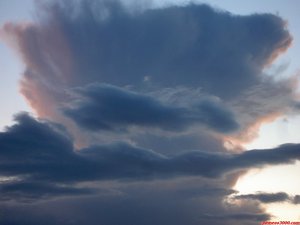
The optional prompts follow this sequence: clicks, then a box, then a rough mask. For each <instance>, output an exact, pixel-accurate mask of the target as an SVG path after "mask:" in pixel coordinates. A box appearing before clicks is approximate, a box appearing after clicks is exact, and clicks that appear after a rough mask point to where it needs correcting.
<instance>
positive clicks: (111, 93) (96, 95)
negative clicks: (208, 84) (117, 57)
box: [64, 84, 238, 132]
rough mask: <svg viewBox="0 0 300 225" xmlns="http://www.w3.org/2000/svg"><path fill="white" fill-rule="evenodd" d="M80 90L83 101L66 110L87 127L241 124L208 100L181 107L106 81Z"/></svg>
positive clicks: (224, 128)
mask: <svg viewBox="0 0 300 225" xmlns="http://www.w3.org/2000/svg"><path fill="white" fill-rule="evenodd" d="M78 92H79V93H80V94H81V95H82V98H81V99H80V102H79V103H78V100H77V104H76V105H75V106H73V107H72V108H67V109H64V113H65V114H66V115H67V116H69V117H70V118H72V119H73V120H74V122H76V123H77V124H79V125H80V126H82V127H83V128H86V129H88V130H96V131H97V130H116V131H117V130H121V129H122V128H123V129H124V128H127V127H130V126H140V127H158V128H161V129H164V130H170V131H172V130H173V131H181V130H183V129H185V128H186V127H188V126H192V125H195V124H203V125H205V126H206V127H209V128H211V129H213V130H216V131H219V132H230V131H234V130H236V129H237V128H238V123H237V122H236V121H235V119H234V115H233V113H231V112H230V111H229V110H227V109H226V108H225V107H224V106H223V107H222V106H221V104H219V105H218V103H217V102H213V101H209V100H202V101H199V102H197V104H196V105H193V106H188V107H181V106H177V105H174V104H172V105H171V104H164V103H163V102H161V101H159V100H157V99H155V98H154V97H152V96H147V95H144V94H138V93H135V92H132V91H129V90H126V89H122V88H118V87H116V86H111V85H107V84H93V85H89V86H87V87H86V88H81V89H79V90H78Z"/></svg>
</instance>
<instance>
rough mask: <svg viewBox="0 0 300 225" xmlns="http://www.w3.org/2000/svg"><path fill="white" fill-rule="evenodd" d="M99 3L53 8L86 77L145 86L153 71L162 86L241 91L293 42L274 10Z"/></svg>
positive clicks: (220, 92) (80, 77)
mask: <svg viewBox="0 0 300 225" xmlns="http://www.w3.org/2000/svg"><path fill="white" fill-rule="evenodd" d="M92 2H93V4H89V3H90V2H85V1H84V2H82V3H81V4H80V7H79V6H76V5H75V6H74V5H73V6H72V7H71V6H70V5H69V3H68V2H67V3H64V4H62V5H61V6H57V7H56V8H55V10H53V11H54V13H53V12H50V13H53V14H54V15H55V16H56V17H57V20H58V21H59V22H60V23H61V26H62V29H63V32H64V36H65V38H66V39H67V40H68V43H69V45H70V48H71V49H72V50H73V52H74V60H75V62H76V63H75V65H77V68H76V70H75V71H78V74H77V77H76V79H78V80H81V83H82V82H85V83H86V82H93V81H95V80H97V81H101V82H106V83H111V84H115V85H121V86H123V85H141V84H143V81H144V77H146V76H148V77H149V78H150V81H151V82H153V83H155V84H156V85H159V86H163V87H165V86H167V87H172V86H177V85H186V86H189V87H203V88H204V90H206V91H208V92H210V93H212V94H215V95H217V96H220V97H224V98H226V97H234V96H235V95H236V94H237V93H240V92H241V91H242V90H244V89H245V88H248V87H249V86H251V85H253V84H256V83H257V82H259V80H260V78H259V75H260V73H261V71H262V68H263V67H264V66H265V65H266V64H268V63H269V62H270V61H272V60H273V58H275V57H276V56H277V55H278V54H279V53H280V52H281V51H284V50H285V49H286V48H287V47H288V46H289V45H290V44H291V37H290V35H289V33H288V32H287V30H286V29H285V22H284V21H283V20H282V19H281V18H279V17H277V16H275V15H272V14H254V15H250V16H233V15H231V14H230V13H228V12H221V11H215V10H213V9H212V8H211V7H209V6H207V5H196V4H189V5H186V6H169V7H165V8H162V9H149V10H144V11H141V12H137V13H129V12H128V10H126V9H125V8H124V7H123V6H122V4H121V3H119V2H118V1H113V2H109V1H105V2H103V1H101V2H100V3H97V2H94V1H92ZM72 10H73V13H72ZM50 16H51V15H50ZM83 74H84V76H83Z"/></svg>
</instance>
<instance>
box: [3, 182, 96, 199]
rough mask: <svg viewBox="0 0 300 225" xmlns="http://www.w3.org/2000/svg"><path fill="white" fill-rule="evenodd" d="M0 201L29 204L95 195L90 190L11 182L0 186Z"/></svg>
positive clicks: (49, 184)
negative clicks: (51, 199) (67, 197)
mask: <svg viewBox="0 0 300 225" xmlns="http://www.w3.org/2000/svg"><path fill="white" fill-rule="evenodd" d="M0 191H1V193H2V195H1V197H0V199H1V201H11V200H13V201H18V202H24V203H30V202H34V201H41V200H45V199H49V198H56V197H59V196H62V197H66V196H77V195H91V194H95V193H96V190H94V189H91V188H84V187H80V188H76V187H70V186H65V185H58V184H52V183H47V182H27V181H18V180H17V181H12V182H5V183H4V184H0Z"/></svg>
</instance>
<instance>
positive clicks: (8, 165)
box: [0, 114, 300, 183]
mask: <svg viewBox="0 0 300 225" xmlns="http://www.w3.org/2000/svg"><path fill="white" fill-rule="evenodd" d="M17 120H18V124H16V125H14V126H12V127H10V128H8V129H7V131H6V132H2V133H1V134H0V148H1V150H2V151H1V153H0V162H1V166H0V172H1V174H2V175H3V176H18V177H19V178H21V179H25V181H26V180H27V181H36V180H38V181H45V182H49V181H53V182H62V183H64V182H80V181H92V180H106V179H109V180H110V179H126V178H130V179H148V178H152V179H153V178H163V177H165V178H169V177H176V176H183V175H184V176H191V175H197V176H203V177H209V178H216V177H220V176H223V175H224V174H226V173H229V172H234V171H236V170H241V169H249V168H253V167H263V166H266V165H278V164H285V163H292V162H294V161H295V160H297V159H299V158H300V148H299V145H297V144H287V145H282V146H280V147H278V148H277V149H268V150H251V151H246V152H243V153H240V154H221V153H220V154H213V153H208V152H201V151H191V152H185V153H183V154H180V155H176V156H173V157H167V156H164V155H161V154H158V153H156V152H153V151H151V150H147V149H143V148H139V147H135V146H131V145H128V144H125V143H119V144H111V145H104V146H91V147H89V148H86V149H82V150H80V151H77V152H75V150H74V149H73V147H72V142H71V140H70V139H69V138H68V136H66V135H65V133H62V131H61V130H58V131H56V130H55V129H57V128H56V127H55V126H54V125H51V124H50V125H49V124H48V123H46V122H43V123H41V122H38V121H36V120H34V119H33V118H31V117H29V116H28V115H26V114H22V115H19V116H18V117H17ZM52 127H54V128H52Z"/></svg>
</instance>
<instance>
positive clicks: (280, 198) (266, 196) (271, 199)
mask: <svg viewBox="0 0 300 225" xmlns="http://www.w3.org/2000/svg"><path fill="white" fill-rule="evenodd" d="M234 198H235V199H241V200H257V201H259V202H262V203H276V202H290V203H292V204H299V195H295V196H291V195H288V194H287V193H285V192H277V193H265V192H258V193H255V194H247V195H236V196H235V197H234Z"/></svg>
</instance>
